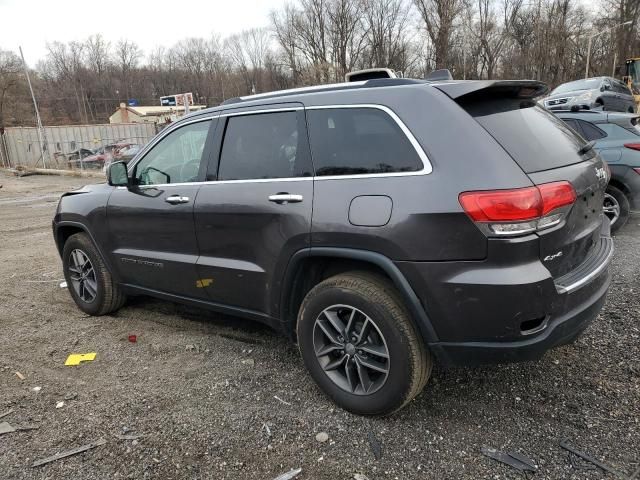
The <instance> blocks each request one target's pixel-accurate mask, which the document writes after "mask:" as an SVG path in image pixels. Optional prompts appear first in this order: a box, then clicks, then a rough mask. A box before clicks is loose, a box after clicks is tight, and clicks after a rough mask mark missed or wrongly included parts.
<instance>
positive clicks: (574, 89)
mask: <svg viewBox="0 0 640 480" xmlns="http://www.w3.org/2000/svg"><path fill="white" fill-rule="evenodd" d="M543 102H544V106H545V107H547V108H548V109H549V110H552V111H558V110H592V109H600V110H611V111H615V112H630V113H633V112H635V108H636V107H635V100H634V98H633V94H632V93H631V91H630V90H629V87H627V86H626V85H625V84H624V83H622V82H621V81H619V80H616V79H615V78H611V77H595V78H585V79H584V80H576V81H574V82H568V83H563V84H562V85H559V86H558V87H556V88H555V89H554V90H553V91H552V92H551V94H550V95H549V96H548V97H546V98H545V99H543Z"/></svg>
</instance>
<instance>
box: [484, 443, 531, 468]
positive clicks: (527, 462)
mask: <svg viewBox="0 0 640 480" xmlns="http://www.w3.org/2000/svg"><path fill="white" fill-rule="evenodd" d="M481 451H482V453H483V455H485V456H487V457H489V458H492V459H494V460H496V461H498V462H500V463H504V464H506V465H509V466H511V467H513V468H515V469H517V470H520V471H521V472H535V471H537V470H538V467H537V466H536V464H535V462H534V461H533V460H531V459H530V458H527V457H525V456H524V455H521V454H519V453H517V452H500V451H498V450H496V449H495V448H491V447H482V448H481Z"/></svg>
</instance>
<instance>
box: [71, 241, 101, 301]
mask: <svg viewBox="0 0 640 480" xmlns="http://www.w3.org/2000/svg"><path fill="white" fill-rule="evenodd" d="M68 268H69V278H70V280H71V285H72V286H73V289H74V290H75V292H76V294H77V295H78V297H80V298H81V299H82V301H84V302H86V303H91V302H93V300H95V298H96V295H97V294H98V282H97V280H96V271H95V270H94V268H93V265H92V263H91V260H89V257H88V256H87V254H86V253H84V252H83V251H82V250H80V249H77V248H76V249H75V250H72V251H71V255H70V257H69V266H68Z"/></svg>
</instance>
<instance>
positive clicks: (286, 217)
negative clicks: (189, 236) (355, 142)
mask: <svg viewBox="0 0 640 480" xmlns="http://www.w3.org/2000/svg"><path fill="white" fill-rule="evenodd" d="M216 137H218V141H217V145H218V147H217V148H216V149H215V151H217V152H219V154H217V155H216V154H214V156H213V157H215V160H214V161H213V162H212V166H211V167H210V172H209V178H210V179H215V181H212V182H207V183H206V184H205V185H203V187H202V188H201V190H200V192H199V193H198V198H197V200H196V205H195V221H196V234H197V238H198V243H199V245H200V258H199V260H198V272H199V276H200V278H201V279H202V280H203V281H204V282H205V283H206V285H207V287H206V291H207V293H208V294H209V296H210V299H211V300H212V301H214V302H216V303H219V304H223V305H226V306H229V307H234V308H237V309H242V310H244V311H245V313H248V314H255V315H257V316H269V315H271V314H272V313H273V312H272V310H273V308H277V305H276V306H275V307H274V306H273V298H275V297H277V295H276V293H275V292H277V291H278V289H277V288H276V289H275V290H272V289H273V287H274V286H277V283H278V282H279V281H280V279H281V275H282V273H283V272H284V268H285V267H286V265H287V262H288V261H289V259H290V257H291V255H293V253H295V252H296V251H298V250H300V249H302V248H305V247H308V246H309V240H310V232H311V206H312V202H313V177H312V168H311V160H310V154H309V147H308V142H307V134H306V128H305V122H304V114H303V110H302V107H301V106H300V105H298V104H295V105H293V106H291V107H290V108H287V107H285V108H282V107H281V108H279V109H276V110H271V111H264V110H262V111H261V112H259V113H258V112H238V113H235V114H232V116H229V117H226V118H223V119H221V120H220V125H219V133H218V134H217V135H216ZM272 293H273V297H272Z"/></svg>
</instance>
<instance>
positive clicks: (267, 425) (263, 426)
mask: <svg viewBox="0 0 640 480" xmlns="http://www.w3.org/2000/svg"><path fill="white" fill-rule="evenodd" d="M262 430H264V431H266V432H267V437H270V436H271V429H270V428H269V424H268V423H263V424H262Z"/></svg>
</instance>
